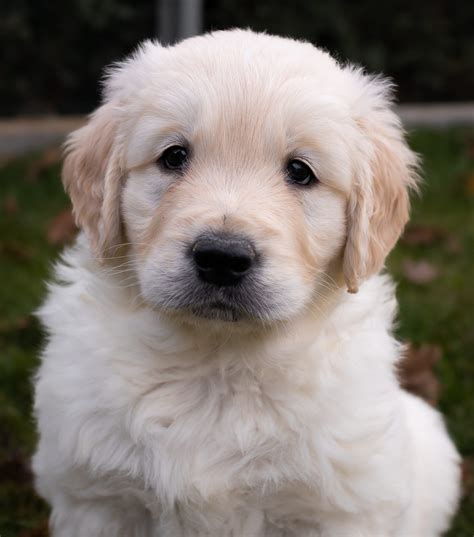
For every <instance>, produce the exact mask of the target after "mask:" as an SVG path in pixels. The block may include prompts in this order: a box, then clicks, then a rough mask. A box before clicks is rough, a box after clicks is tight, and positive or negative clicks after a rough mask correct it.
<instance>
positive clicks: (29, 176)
mask: <svg viewBox="0 0 474 537" xmlns="http://www.w3.org/2000/svg"><path fill="white" fill-rule="evenodd" d="M61 154H62V153H61V148H60V147H50V148H49V149H46V150H45V151H43V152H42V153H41V155H40V156H39V157H38V158H36V159H35V160H33V161H32V162H31V163H30V165H29V166H28V168H27V169H26V172H25V179H26V180H27V181H28V182H30V183H34V182H36V181H37V180H38V178H39V176H40V174H41V172H43V171H44V170H46V169H47V168H49V167H50V166H53V165H54V164H56V163H58V162H59V161H60V160H61Z"/></svg>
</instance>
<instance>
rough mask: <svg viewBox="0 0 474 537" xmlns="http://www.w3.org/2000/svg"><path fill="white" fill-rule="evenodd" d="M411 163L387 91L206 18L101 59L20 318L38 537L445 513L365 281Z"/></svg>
mask: <svg viewBox="0 0 474 537" xmlns="http://www.w3.org/2000/svg"><path fill="white" fill-rule="evenodd" d="M416 168H417V158H416V156H415V155H414V154H413V153H412V152H411V150H410V149H409V148H408V146H407V144H406V142H405V141H404V137H403V133H402V129H401V127H400V122H399V120H398V118H397V117H396V115H395V114H394V113H393V111H392V110H391V103H390V84H389V83H387V82H386V81H385V80H383V79H380V78H377V77H371V76H367V75H366V74H364V73H363V71H361V70H360V69H356V68H354V67H351V66H341V65H339V64H338V63H337V62H336V61H335V60H334V59H333V58H332V57H331V56H329V55H328V54H327V53H325V52H322V51H321V50H318V49H317V48H315V47H313V46H311V45H310V44H308V43H302V42H298V41H292V40H290V39H283V38H279V37H273V36H269V35H263V34H255V33H252V32H250V31H239V30H235V31H226V32H216V33H213V34H209V35H205V36H202V37H196V38H192V39H189V40H186V41H184V42H182V43H180V44H178V45H176V46H174V47H169V48H165V47H161V46H160V45H159V44H156V43H152V42H148V43H145V44H144V45H143V46H142V47H140V48H139V50H138V51H137V52H136V53H135V54H134V55H133V56H132V57H131V58H129V59H128V60H126V61H125V62H123V63H121V64H119V65H117V66H115V67H114V68H112V69H111V71H110V72H109V74H108V78H107V81H106V84H105V96H104V104H103V105H102V106H101V107H100V108H99V109H98V110H97V111H96V112H95V113H94V114H93V115H92V116H91V118H90V120H89V122H88V124H87V125H86V126H85V127H83V128H82V129H80V130H78V131H77V132H75V133H73V134H72V136H71V137H70V139H69V141H68V143H67V157H66V161H65V164H64V183H65V186H66V189H67V191H68V192H69V194H70V196H71V199H72V202H73V205H74V211H75V214H76V218H77V221H78V223H79V225H80V226H81V228H82V230H83V234H82V235H81V236H80V237H79V239H78V241H77V244H76V245H75V246H74V247H73V248H72V249H70V250H69V251H67V252H66V254H65V256H64V259H63V261H61V262H60V263H59V265H58V266H57V269H56V283H53V284H52V285H51V286H50V290H49V296H48V298H47V300H46V302H45V304H44V306H43V307H42V309H41V311H40V317H41V319H42V322H43V323H44V326H45V327H46V329H47V331H48V334H49V338H48V343H47V345H46V348H45V349H44V352H43V356H42V365H41V367H40V369H39V372H38V375H37V380H36V415H37V420H38V426H39V431H40V441H39V446H38V451H37V453H36V455H35V458H34V470H35V473H36V477H37V486H38V490H39V492H40V494H41V495H42V496H43V497H44V498H46V499H47V500H48V501H49V502H50V504H51V506H52V516H51V525H52V530H53V535H54V536H55V537H98V536H103V537H118V536H121V537H138V536H143V537H145V536H147V537H148V536H149V537H151V536H155V537H185V536H186V537H191V536H211V537H230V536H233V537H257V536H267V537H283V536H285V537H291V536H293V537H310V536H312V537H315V536H319V537H322V536H324V537H375V536H377V537H382V536H400V537H401V536H403V537H407V536H411V537H431V536H437V535H440V534H441V533H442V532H443V531H444V530H445V529H446V528H447V527H448V524H449V521H450V518H451V516H452V514H453V512H454V510H455V508H456V504H457V501H458V495H459V469H458V462H459V457H458V455H457V453H456V450H455V448H454V447H453V444H452V443H451V441H450V439H449V437H448V435H447V433H446V431H445V428H444V425H443V423H442V420H441V418H440V416H439V414H438V413H437V412H436V411H435V410H433V409H432V408H430V407H428V406H427V405H426V404H424V403H423V402H422V401H421V400H418V399H416V398H414V397H411V396H410V395H408V394H406V393H404V392H403V391H402V390H401V389H400V386H399V383H398V381H397V376H396V364H397V361H398V359H399V357H400V354H401V347H400V345H399V343H397V341H396V340H395V339H394V337H393V335H392V322H393V317H394V315H395V312H396V303H395V298H394V289H393V285H392V284H391V282H390V280H389V279H388V277H386V276H381V275H378V272H379V271H380V270H381V268H382V267H383V264H384V259H385V257H386V255H387V254H388V252H389V251H390V249H391V248H392V247H393V245H394V244H395V242H396V240H397V238H398V237H399V235H400V233H401V231H402V228H403V226H404V224H405V223H406V221H407V218H408V211H409V190H410V189H414V188H416V183H417V173H416ZM347 290H349V292H350V293H347Z"/></svg>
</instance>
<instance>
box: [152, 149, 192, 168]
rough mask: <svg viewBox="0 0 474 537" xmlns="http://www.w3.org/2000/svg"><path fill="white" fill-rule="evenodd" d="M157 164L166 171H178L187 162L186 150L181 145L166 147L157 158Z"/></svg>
mask: <svg viewBox="0 0 474 537" xmlns="http://www.w3.org/2000/svg"><path fill="white" fill-rule="evenodd" d="M159 162H160V164H162V166H164V167H165V168H166V169H167V170H174V171H180V170H182V169H183V168H184V167H185V166H186V163H187V162H188V150H187V149H186V148H185V147H182V146H181V145H173V146H172V147H168V149H166V150H165V151H164V152H163V154H162V155H161V157H160V158H159Z"/></svg>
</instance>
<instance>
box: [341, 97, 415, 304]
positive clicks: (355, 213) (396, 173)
mask: <svg viewBox="0 0 474 537" xmlns="http://www.w3.org/2000/svg"><path fill="white" fill-rule="evenodd" d="M376 98H378V99H379V101H378V103H377V106H376V107H374V108H372V110H369V111H368V112H367V113H366V116H365V117H360V118H359V119H358V124H359V128H360V129H361V130H362V132H363V135H364V136H365V137H366V139H368V141H369V146H368V154H367V157H366V158H368V162H366V163H365V164H364V165H363V166H360V168H359V172H358V177H356V180H355V184H354V186H353V191H352V194H351V198H350V200H349V206H348V238H347V243H346V247H345V251H344V259H343V271H344V277H345V280H346V284H347V288H348V290H349V292H351V293H356V292H357V290H358V287H359V284H360V282H362V281H363V280H364V279H366V278H368V277H369V276H371V275H372V274H375V273H376V272H378V271H379V270H380V269H381V268H382V266H383V264H384V261H385V258H386V256H387V255H388V253H389V252H390V250H391V249H392V248H393V246H394V245H395V243H396V242H397V240H398V238H399V236H400V234H401V233H402V231H403V228H404V226H405V224H406V222H407V220H408V214H409V209H410V200H409V190H410V189H415V190H416V188H417V181H418V175H417V166H418V157H417V156H416V155H415V153H413V152H412V151H411V150H410V148H409V147H408V145H407V143H406V141H405V139H404V132H403V129H402V127H401V125H400V120H399V119H398V117H397V116H396V115H395V114H394V113H393V112H392V111H391V110H390V108H389V106H390V101H389V99H388V98H387V97H386V96H385V95H380V94H379V95H378V96H376Z"/></svg>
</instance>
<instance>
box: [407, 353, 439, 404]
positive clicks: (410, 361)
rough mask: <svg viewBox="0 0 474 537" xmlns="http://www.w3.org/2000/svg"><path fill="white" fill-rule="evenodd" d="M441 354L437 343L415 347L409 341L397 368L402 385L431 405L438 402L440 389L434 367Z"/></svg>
mask: <svg viewBox="0 0 474 537" xmlns="http://www.w3.org/2000/svg"><path fill="white" fill-rule="evenodd" d="M442 355H443V351H442V349H441V347H440V346H439V345H431V344H428V343H424V344H423V345H420V346H419V347H416V346H414V345H413V344H412V343H410V344H409V345H408V347H407V351H406V353H405V356H404V357H403V359H402V361H401V362H400V364H399V368H398V371H399V378H400V384H401V385H402V387H403V388H404V389H405V390H407V391H409V392H410V393H413V394H415V395H418V396H419V397H421V398H422V399H424V400H425V401H427V402H428V403H430V404H431V405H433V406H436V403H437V402H438V397H439V391H440V383H439V380H438V378H437V376H436V374H435V372H434V367H435V366H436V364H437V363H438V362H439V361H440V360H441V357H442Z"/></svg>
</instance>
